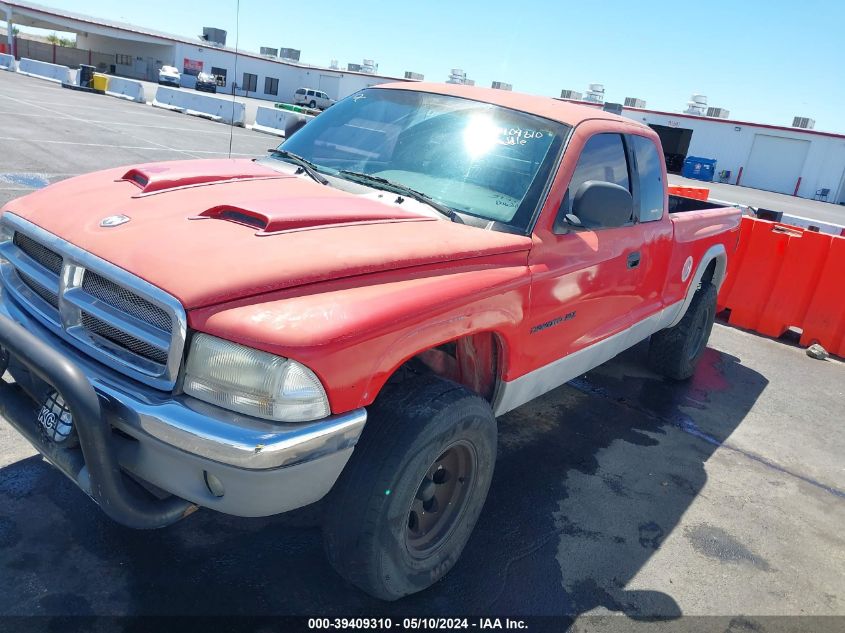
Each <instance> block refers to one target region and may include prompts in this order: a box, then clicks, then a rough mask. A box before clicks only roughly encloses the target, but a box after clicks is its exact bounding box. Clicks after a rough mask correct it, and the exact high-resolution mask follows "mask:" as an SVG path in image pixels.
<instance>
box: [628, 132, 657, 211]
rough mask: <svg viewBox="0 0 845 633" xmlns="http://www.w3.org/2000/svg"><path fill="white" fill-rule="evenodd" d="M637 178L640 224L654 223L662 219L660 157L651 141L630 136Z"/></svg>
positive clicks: (641, 137)
mask: <svg viewBox="0 0 845 633" xmlns="http://www.w3.org/2000/svg"><path fill="white" fill-rule="evenodd" d="M630 138H631V141H632V144H633V150H634V158H635V160H636V162H637V178H638V183H639V185H640V222H654V221H655V220H659V219H660V218H662V217H663V190H664V189H663V172H662V171H661V169H660V161H661V158H660V155H659V154H658V153H657V148H656V147H655V146H654V142H653V141H652V140H651V139H648V138H645V137H643V136H631V137H630Z"/></svg>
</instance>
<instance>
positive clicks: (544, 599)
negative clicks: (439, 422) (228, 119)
mask: <svg viewBox="0 0 845 633" xmlns="http://www.w3.org/2000/svg"><path fill="white" fill-rule="evenodd" d="M0 117H2V120H3V121H4V125H3V127H2V129H0V148H2V150H0V204H3V203H5V202H6V201H7V200H9V199H11V198H12V197H15V196H17V195H22V194H24V193H26V192H27V191H30V190H33V189H35V188H38V187H40V186H43V185H44V184H47V183H49V182H53V181H55V180H58V179H60V178H64V177H67V176H68V175H72V174H76V173H83V172H87V171H91V170H94V169H100V168H105V167H112V166H117V165H124V164H130V163H135V162H146V161H152V160H169V159H179V158H200V157H201V158H206V157H223V156H226V155H228V146H229V138H230V137H229V134H230V133H231V134H232V136H231V139H232V155H233V156H249V155H259V154H263V153H264V151H265V149H266V148H268V147H271V146H273V145H275V144H276V143H277V142H278V141H277V140H276V139H275V138H274V137H269V136H263V135H261V134H259V133H255V132H252V131H249V130H243V129H238V128H235V129H234V130H230V128H228V127H226V126H224V125H222V124H219V123H214V122H210V121H206V120H203V119H197V118H193V117H190V116H186V115H182V114H177V113H172V112H168V111H163V110H158V109H154V108H151V107H149V106H146V105H141V104H134V103H128V102H123V101H120V100H117V99H112V98H109V97H103V96H97V95H90V94H84V93H78V92H73V91H69V90H63V89H62V88H60V87H58V86H56V85H53V84H50V83H48V82H41V81H38V80H33V79H29V78H25V77H20V76H16V75H12V74H10V73H0ZM645 352H646V346H645V345H639V346H637V347H635V348H634V349H632V350H629V351H628V352H626V353H624V354H623V355H621V356H619V357H617V358H616V359H614V360H612V361H610V362H609V363H606V364H605V365H603V366H601V367H599V368H597V369H596V370H594V371H592V372H590V373H588V374H586V375H585V376H583V377H581V378H579V379H577V380H575V381H572V382H571V383H569V384H567V385H564V386H563V387H560V388H559V389H557V390H555V391H553V392H551V393H549V394H547V395H546V396H544V397H542V398H540V399H538V400H536V401H534V402H532V403H530V404H528V405H525V406H523V407H521V408H519V409H517V410H515V411H513V412H511V413H510V414H508V415H506V416H504V417H502V418H501V419H500V421H499V424H500V440H499V457H498V461H497V466H496V473H495V477H494V480H493V484H492V487H491V491H490V495H489V498H488V500H487V503H486V505H485V508H484V511H483V513H482V515H481V518H480V521H479V524H478V527H477V528H476V531H475V533H474V535H473V536H472V538H471V539H470V541H469V544H468V545H467V548H466V550H465V551H464V554H463V557H462V558H461V560H460V561H459V563H458V564H457V565H456V567H455V568H454V570H453V571H452V572H451V573H450V574H449V575H448V576H447V577H446V578H445V579H444V580H442V581H441V582H439V583H437V584H436V585H435V586H433V587H431V588H430V589H428V590H426V591H424V592H422V593H420V594H417V595H414V596H410V597H408V598H406V599H403V600H401V601H399V602H396V603H390V604H385V603H380V602H377V601H375V600H373V599H371V598H369V597H368V596H366V595H364V594H362V593H361V592H360V591H358V590H357V589H355V588H354V587H351V586H349V585H347V584H346V583H345V582H344V581H343V580H341V579H340V578H339V577H338V576H337V575H335V574H334V572H333V571H332V569H331V568H330V567H329V564H328V562H327V561H326V558H325V556H324V555H323V551H322V545H321V535H320V530H319V527H318V520H319V514H320V512H321V510H322V509H321V508H320V507H319V505H318V506H317V507H312V508H308V509H305V510H304V511H300V512H297V513H293V514H291V515H283V516H278V517H270V518H262V519H242V518H235V517H228V516H224V515H221V514H217V513H215V512H213V511H209V510H202V511H199V512H197V513H195V514H193V515H191V516H190V517H188V518H187V519H185V520H184V521H182V522H180V523H178V524H176V525H174V526H171V527H169V528H166V529H163V530H158V531H151V532H139V531H132V530H129V529H126V528H123V527H121V526H118V525H116V524H114V523H112V522H111V521H110V520H109V519H107V518H106V516H105V515H104V514H103V513H102V512H100V511H99V510H98V509H97V508H96V506H95V505H94V503H93V502H91V501H90V500H89V499H88V498H87V497H86V496H85V495H84V494H83V493H82V492H80V491H79V490H78V489H77V488H76V487H75V486H74V485H73V484H72V483H71V482H69V481H68V480H66V479H65V478H64V477H63V476H62V475H60V474H59V473H58V472H57V471H56V470H55V469H54V468H52V467H51V466H50V465H48V464H47V463H45V462H44V461H43V460H42V459H41V458H40V457H38V456H36V454H35V451H34V449H32V448H31V447H30V446H29V445H28V444H27V443H26V442H25V441H24V440H22V439H21V438H20V436H18V434H17V433H16V432H14V431H13V430H12V429H11V428H10V427H9V426H8V425H7V424H6V423H5V422H3V421H2V420H0V615H3V616H9V615H21V616H27V615H40V616H44V617H45V618H46V619H47V622H51V621H50V618H60V617H62V616H68V615H91V614H97V615H121V614H130V615H174V614H178V615H198V614H201V615H206V616H208V615H215V616H216V615H230V616H239V615H266V616H277V615H307V616H314V615H321V616H335V615H337V616H355V615H358V616H367V617H369V616H373V615H389V616H391V617H394V618H396V617H401V616H404V615H416V616H453V615H460V614H464V615H467V614H475V615H484V616H518V615H523V616H555V615H563V616H567V617H572V618H576V621H575V629H576V630H594V629H596V628H601V627H600V624H601V623H602V622H606V621H607V620H605V619H604V617H605V616H608V617H609V616H613V617H611V618H610V620H609V621H612V622H615V623H620V622H621V623H622V624H623V625H624V626H625V627H626V628H627V627H636V626H638V624H637V623H641V622H642V621H643V620H644V619H645V620H648V619H649V618H655V617H657V618H664V619H667V620H666V622H668V623H669V625H671V623H673V622H676V620H675V619H674V618H677V617H679V616H681V615H684V616H727V618H728V619H727V620H726V622H728V623H729V624H730V627H728V625H726V626H725V627H724V630H731V631H773V630H786V629H782V628H778V626H777V623H778V622H781V623H783V622H786V623H789V622H792V621H793V620H788V619H787V620H784V619H780V620H778V619H775V620H773V619H772V618H773V617H775V618H783V617H784V616H831V615H835V616H840V617H839V618H838V619H833V620H831V619H826V620H823V621H822V622H824V623H825V624H824V627H837V626H839V625H840V624H841V623H843V622H845V620H843V619H842V618H845V574H843V573H842V572H843V569H845V533H843V531H842V526H843V525H845V462H843V455H845V434H844V433H843V426H842V425H843V420H845V364H843V363H842V362H840V361H838V360H835V359H830V360H826V361H817V360H813V359H810V358H808V357H807V356H806V355H805V353H804V351H803V350H801V349H799V348H797V347H794V346H792V345H790V344H788V342H784V341H775V340H770V339H767V338H765V337H761V336H757V335H754V334H751V333H747V332H743V331H740V330H737V329H735V328H731V327H727V326H725V325H717V326H716V327H715V329H714V332H713V336H712V337H711V340H710V344H709V347H708V349H707V351H706V353H705V357H704V359H703V361H702V363H701V365H700V367H699V369H698V371H697V373H696V375H695V376H694V377H693V379H692V380H690V381H688V382H685V383H673V382H669V381H666V380H663V379H661V378H659V377H657V376H656V375H654V374H652V373H651V372H649V371H648V370H647V369H645V364H644V360H645V359H644V356H645ZM3 389H15V387H14V386H6V387H3V388H0V398H2V392H3ZM52 624H54V625H55V628H56V629H57V630H66V628H67V624H66V621H65V620H56V621H55V622H53V623H52ZM659 625H660V623H657V624H655V623H653V622H647V623H646V625H644V626H646V628H644V629H642V630H649V631H650V630H655V628H659ZM824 627H822V626H821V625H819V626H815V625H814V626H813V627H811V628H810V629H807V630H813V629H819V628H824ZM0 628H2V625H0ZM617 630H619V629H617ZM660 630H672V629H660ZM826 630H835V628H828V629H826ZM840 630H841V629H840Z"/></svg>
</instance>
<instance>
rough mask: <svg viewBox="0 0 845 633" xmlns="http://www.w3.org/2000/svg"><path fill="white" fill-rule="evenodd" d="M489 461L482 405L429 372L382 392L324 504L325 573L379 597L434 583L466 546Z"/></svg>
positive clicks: (486, 410) (490, 437)
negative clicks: (330, 571) (331, 572)
mask: <svg viewBox="0 0 845 633" xmlns="http://www.w3.org/2000/svg"><path fill="white" fill-rule="evenodd" d="M495 462H496V419H495V417H494V416H493V412H492V410H491V409H490V405H489V404H488V403H487V402H486V401H485V400H483V399H482V398H480V397H479V396H477V395H475V394H474V393H472V392H470V391H469V390H467V389H466V388H464V387H462V386H460V385H458V384H456V383H453V382H451V381H448V380H445V379H443V378H439V377H437V376H433V375H431V376H422V377H418V378H413V379H410V380H407V381H404V382H403V383H401V384H399V385H396V386H388V387H386V391H385V392H384V393H383V394H382V395H380V396H379V398H378V400H377V401H376V402H375V403H374V404H373V406H372V407H371V408H370V411H369V416H368V419H367V424H366V426H365V428H364V433H363V435H362V436H361V439H360V441H359V442H358V445H357V446H356V448H355V451H354V452H353V454H352V457H351V459H350V460H349V463H348V464H347V465H346V468H345V469H344V471H343V474H342V475H341V477H340V479H339V480H338V482H337V484H336V485H335V487H334V489H333V490H332V492H331V493H330V495H329V497H328V498H327V503H326V506H327V516H326V517H325V520H324V523H323V535H324V542H325V547H326V553H327V555H328V558H329V561H330V562H331V564H332V566H333V567H334V568H335V570H336V571H337V572H338V573H339V574H340V575H341V576H343V577H344V578H345V579H346V580H348V581H349V582H351V583H352V584H353V585H355V586H357V587H359V588H360V589H363V590H364V591H366V592H367V593H369V594H370V595H372V596H375V597H376V598H380V599H382V600H397V599H398V598H401V597H402V596H405V595H408V594H411V593H415V592H417V591H421V590H423V589H425V588H426V587H429V586H430V585H432V584H433V583H435V582H437V581H438V580H440V578H442V577H443V576H444V575H445V574H446V573H447V572H448V571H449V570H450V569H451V568H452V566H453V565H454V564H455V562H456V561H457V560H458V557H459V556H460V554H461V552H462V551H463V548H464V546H465V545H466V543H467V541H468V540H469V536H470V534H471V532H472V529H473V528H474V527H475V523H476V521H477V520H478V516H479V514H480V513H481V508H482V506H483V505H484V501H485V499H486V497H487V491H488V489H489V487H490V481H491V479H492V477H493V467H494V465H495Z"/></svg>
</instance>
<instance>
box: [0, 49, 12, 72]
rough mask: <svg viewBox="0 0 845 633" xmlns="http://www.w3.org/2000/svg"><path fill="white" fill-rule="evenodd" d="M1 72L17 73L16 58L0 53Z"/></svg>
mask: <svg viewBox="0 0 845 633" xmlns="http://www.w3.org/2000/svg"><path fill="white" fill-rule="evenodd" d="M0 70H11V71H12V72H14V71H15V58H14V57H13V56H12V55H6V54H5V53H0Z"/></svg>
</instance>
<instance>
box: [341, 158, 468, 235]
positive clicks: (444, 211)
mask: <svg viewBox="0 0 845 633" xmlns="http://www.w3.org/2000/svg"><path fill="white" fill-rule="evenodd" d="M338 175H343V176H346V177H347V178H349V180H355V181H357V182H360V183H362V184H367V185H372V186H374V187H375V188H376V189H384V190H385V191H390V192H392V193H396V194H399V195H400V196H406V197H408V198H412V199H414V200H416V201H417V202H422V203H423V204H427V205H428V206H430V207H431V208H432V209H434V210H435V211H437V212H438V213H440V214H441V215H445V216H446V217H447V218H449V219H450V220H452V222H457V223H458V224H463V223H464V221H463V220H462V219H461V217H460V216H459V215H458V214H457V213H455V210H454V209H452V208H451V207H447V206H446V205H445V204H441V203H440V202H437V200H434V199H433V198H432V197H430V196H428V195H426V194H424V193H423V192H421V191H417V190H416V189H411V188H410V187H408V186H407V185H403V184H402V183H399V182H394V181H392V180H388V179H387V178H382V177H381V176H374V175H373V174H365V173H364V172H361V171H350V170H348V169H341V170H340V171H339V172H338Z"/></svg>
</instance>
